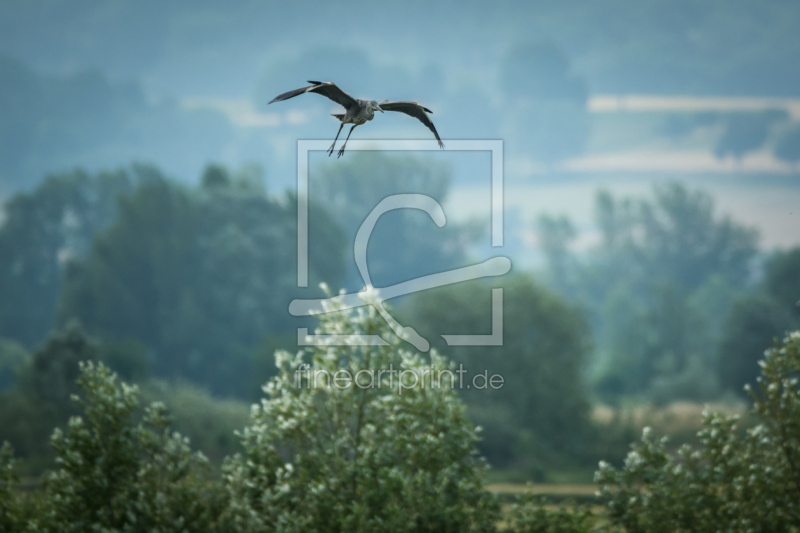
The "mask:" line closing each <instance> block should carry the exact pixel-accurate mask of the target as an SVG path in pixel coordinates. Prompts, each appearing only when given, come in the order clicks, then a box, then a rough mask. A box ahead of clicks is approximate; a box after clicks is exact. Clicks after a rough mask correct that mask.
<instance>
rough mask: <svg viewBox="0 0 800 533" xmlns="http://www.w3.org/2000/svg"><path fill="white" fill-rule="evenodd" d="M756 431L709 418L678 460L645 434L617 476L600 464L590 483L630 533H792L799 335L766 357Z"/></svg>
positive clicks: (799, 438)
mask: <svg viewBox="0 0 800 533" xmlns="http://www.w3.org/2000/svg"><path fill="white" fill-rule="evenodd" d="M761 368H762V377H760V378H759V380H758V388H759V391H758V392H757V393H756V392H752V397H753V400H754V406H753V413H754V415H755V416H756V417H758V420H759V423H758V424H757V425H755V426H754V427H751V428H748V429H747V430H746V431H744V432H742V431H741V430H739V429H738V428H737V417H724V416H722V415H720V414H712V413H708V414H707V415H706V417H705V419H704V422H703V425H704V429H703V430H702V431H701V432H700V433H699V438H700V441H701V445H700V446H699V447H698V449H693V448H691V447H690V446H687V445H685V446H683V447H682V448H681V449H680V450H679V451H678V454H677V457H674V456H671V455H670V454H668V453H667V452H666V450H665V445H666V439H660V440H659V439H657V438H656V437H655V436H654V435H653V434H652V432H651V431H650V430H649V429H646V430H645V432H644V434H643V436H642V442H641V444H640V445H639V446H636V447H635V448H634V450H633V451H631V452H630V454H629V455H628V457H627V459H626V460H625V464H624V466H623V467H622V469H620V470H617V469H616V468H614V467H612V466H611V465H609V464H607V463H601V467H600V470H599V471H598V473H597V478H596V479H597V481H598V482H599V483H600V484H601V485H602V487H601V498H602V499H603V500H604V502H605V504H606V506H607V507H606V511H607V514H608V516H609V518H610V519H611V521H612V522H613V523H614V524H616V525H618V526H621V527H622V528H624V530H625V531H630V532H639V531H647V532H661V531H663V532H675V531H693V532H704V531H708V532H712V531H713V532H716V531H736V532H739V531H741V532H745V531H763V532H771V531H797V530H798V528H800V505H798V502H800V386H798V373H800V332H794V333H792V334H790V335H789V336H788V337H787V338H786V339H785V340H784V342H783V344H782V345H776V346H775V347H774V348H772V349H770V350H768V351H767V352H766V355H765V358H764V360H763V361H762V362H761Z"/></svg>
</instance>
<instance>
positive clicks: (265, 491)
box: [223, 307, 499, 532]
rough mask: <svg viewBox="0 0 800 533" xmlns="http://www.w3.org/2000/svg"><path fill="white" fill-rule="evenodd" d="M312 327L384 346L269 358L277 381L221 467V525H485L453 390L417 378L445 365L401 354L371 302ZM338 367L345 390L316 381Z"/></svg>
mask: <svg viewBox="0 0 800 533" xmlns="http://www.w3.org/2000/svg"><path fill="white" fill-rule="evenodd" d="M319 331H320V332H321V333H322V334H332V333H335V334H354V333H360V334H367V335H381V336H382V338H384V339H385V340H386V341H387V344H385V345H379V346H376V345H372V346H350V345H348V346H336V345H335V344H329V343H325V344H323V345H319V346H315V347H313V348H311V349H310V350H309V352H308V353H305V354H304V353H302V352H301V353H299V354H297V355H296V356H295V355H290V354H288V353H286V352H283V353H279V354H278V355H277V364H278V366H279V374H278V375H277V376H276V377H275V378H274V379H272V380H271V381H270V382H269V383H268V384H267V385H266V387H265V391H266V392H267V395H268V398H266V399H264V400H263V401H262V402H261V404H260V405H259V406H257V407H255V408H254V409H253V414H252V422H251V425H250V426H249V427H247V428H245V430H244V431H243V432H242V434H241V435H242V442H243V445H244V449H245V451H244V454H242V455H241V456H236V457H235V458H233V459H232V460H230V461H229V462H228V463H227V464H226V466H225V469H224V479H225V484H226V486H227V487H228V490H229V493H230V502H231V503H230V506H229V507H228V510H227V511H226V515H225V517H224V520H223V521H224V523H225V524H227V526H228V527H229V528H230V529H232V530H235V531H241V532H249V531H274V530H279V531H318V532H327V531H330V532H336V531H345V530H346V531H358V532H360V531H376V532H377V531H409V532H410V531H436V532H440V531H454V532H455V531H485V530H493V529H494V527H495V521H496V520H497V519H498V518H499V507H498V504H497V501H496V499H495V498H494V497H493V496H492V495H491V494H490V493H489V492H488V491H486V489H485V488H484V485H483V483H484V481H483V476H484V472H485V469H486V465H485V463H484V462H483V461H482V460H481V459H480V458H479V457H478V456H477V454H476V449H475V444H476V442H477V440H478V437H477V434H476V432H475V430H474V429H473V427H472V425H471V424H470V423H469V422H468V420H467V417H466V415H465V412H464V406H463V404H462V403H461V402H460V401H459V399H458V397H457V395H456V392H455V390H453V388H452V383H451V382H450V381H449V380H448V379H447V378H445V380H444V381H442V382H437V383H440V384H441V385H442V386H441V387H438V386H431V382H430V381H425V378H424V374H423V372H428V373H429V374H430V373H431V372H436V371H437V370H443V369H447V368H449V366H448V363H447V362H446V360H445V359H444V358H443V357H440V356H438V355H436V354H432V356H431V361H430V363H429V362H428V361H426V360H424V359H423V358H421V357H420V356H419V355H417V354H413V353H409V352H406V351H405V350H404V349H403V347H402V346H401V345H400V344H399V343H400V342H401V341H399V340H398V339H397V338H396V337H394V336H393V334H392V333H391V330H389V329H388V327H387V325H386V323H385V322H384V321H383V319H382V318H381V316H380V315H379V314H378V313H377V312H376V311H375V310H374V308H372V307H369V309H368V310H367V311H365V312H363V313H359V314H357V315H355V316H352V317H351V318H349V319H348V318H347V317H346V316H342V315H341V314H339V313H332V314H330V315H323V316H322V317H321V321H320V328H319ZM302 364H309V365H310V368H306V367H302V366H301V365H302ZM389 370H394V373H393V374H389V373H387V372H386V371H389ZM381 371H383V372H381ZM337 372H340V374H338V375H339V376H340V377H343V376H345V375H349V376H351V377H352V378H353V381H351V382H350V385H349V386H343V382H341V381H338V382H333V381H329V380H328V379H327V378H326V377H325V376H326V375H327V376H329V377H333V376H334V375H335V374H336V373H337ZM378 372H381V373H378ZM320 373H322V374H320ZM400 373H404V376H405V377H400ZM412 373H413V374H414V375H416V376H417V377H418V378H419V377H421V376H423V377H422V378H421V379H420V380H419V381H417V382H416V383H415V382H414V381H412V378H411V376H412ZM403 379H404V380H405V381H401V380H403ZM337 383H338V384H337ZM401 383H402V384H403V385H401ZM426 384H427V385H426ZM340 385H342V386H340ZM401 387H402V388H401Z"/></svg>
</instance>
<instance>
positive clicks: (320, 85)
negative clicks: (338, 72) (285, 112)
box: [270, 81, 358, 109]
mask: <svg viewBox="0 0 800 533" xmlns="http://www.w3.org/2000/svg"><path fill="white" fill-rule="evenodd" d="M308 83H313V85H309V86H308V87H303V88H302V89H295V90H294V91H289V92H288V93H283V94H281V95H279V96H276V97H275V98H273V99H272V102H282V101H284V100H288V99H289V98H294V97H295V96H297V95H300V94H303V93H317V94H321V95H322V96H325V97H327V98H330V99H331V100H333V101H334V102H336V103H337V104H339V105H340V106H342V107H344V108H345V109H349V108H350V107H351V106H357V105H358V102H356V99H355V98H353V97H352V96H350V95H349V94H347V93H346V92H344V91H343V90H341V89H340V88H338V87H337V86H336V85H335V84H334V83H331V82H329V81H309V82H308ZM272 102H270V104H271V103H272Z"/></svg>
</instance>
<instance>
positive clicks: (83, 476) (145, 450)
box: [31, 362, 219, 532]
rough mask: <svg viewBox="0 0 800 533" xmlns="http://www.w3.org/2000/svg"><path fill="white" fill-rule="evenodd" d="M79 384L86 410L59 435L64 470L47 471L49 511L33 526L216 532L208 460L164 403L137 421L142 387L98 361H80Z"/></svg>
mask: <svg viewBox="0 0 800 533" xmlns="http://www.w3.org/2000/svg"><path fill="white" fill-rule="evenodd" d="M78 384H79V385H80V387H81V389H82V390H83V395H84V396H83V398H81V399H78V401H79V403H80V405H81V407H82V408H83V411H84V415H83V416H77V417H73V418H72V419H71V420H70V423H69V426H68V427H67V429H66V430H61V429H56V431H55V432H54V433H53V437H52V445H53V447H54V449H55V450H56V454H57V462H58V465H59V469H58V470H57V471H55V472H53V473H52V474H51V475H50V476H49V477H48V480H47V486H46V492H45V495H44V502H43V508H44V512H43V513H42V514H41V516H34V517H32V519H31V525H32V528H33V529H34V530H38V531H42V530H43V531H58V532H69V531H75V532H78V531H81V532H82V531H101V530H102V531H175V532H178V531H181V532H182V531H197V532H201V531H212V530H213V527H214V511H215V509H217V510H218V509H219V503H218V500H217V499H216V498H217V497H216V496H215V495H214V493H213V489H209V488H207V487H206V486H205V484H204V483H203V482H202V469H203V468H204V465H205V464H206V459H205V457H204V456H203V455H202V454H197V453H192V452H191V449H190V447H189V442H188V439H185V438H184V437H181V435H180V434H178V433H173V434H170V431H169V418H168V416H167V414H166V410H165V407H164V405H163V404H159V403H154V404H152V405H150V406H149V407H148V408H146V410H145V415H144V417H143V418H142V421H141V423H139V424H138V425H134V423H133V422H132V420H131V418H132V415H133V413H134V411H135V410H136V408H137V407H138V399H137V394H138V390H137V388H136V387H135V386H132V387H131V386H128V385H126V384H124V383H122V384H119V383H117V381H116V375H115V374H112V373H111V371H110V370H108V368H107V367H105V366H103V365H102V364H99V365H95V364H94V363H92V362H86V363H81V375H80V378H79V379H78Z"/></svg>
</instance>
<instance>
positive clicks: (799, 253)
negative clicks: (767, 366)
mask: <svg viewBox="0 0 800 533" xmlns="http://www.w3.org/2000/svg"><path fill="white" fill-rule="evenodd" d="M798 303H800V248H794V249H792V250H788V251H785V252H778V253H776V254H774V255H773V256H772V257H771V258H770V259H769V260H768V261H767V263H766V265H765V274H764V279H763V280H762V281H761V283H759V285H758V286H756V287H755V288H754V290H753V291H752V292H751V293H749V294H746V295H744V296H742V297H740V298H739V299H738V300H737V301H736V302H735V303H734V305H733V306H732V307H731V309H730V311H729V313H728V314H727V318H726V322H725V324H724V328H723V330H722V335H721V338H720V341H719V344H718V356H717V361H718V372H719V375H720V378H721V380H722V384H723V385H724V386H725V387H727V388H728V389H730V390H732V391H735V392H737V393H743V390H744V389H743V386H744V385H745V384H747V383H753V382H754V381H755V379H756V377H757V376H758V373H759V368H758V364H757V363H758V361H759V360H760V359H761V357H762V356H763V351H764V350H763V347H764V346H766V345H768V344H769V343H770V342H771V341H772V339H774V338H780V337H781V336H782V335H783V334H784V333H786V331H788V330H790V329H793V328H795V327H797V325H798V323H799V322H798V319H800V307H798Z"/></svg>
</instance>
